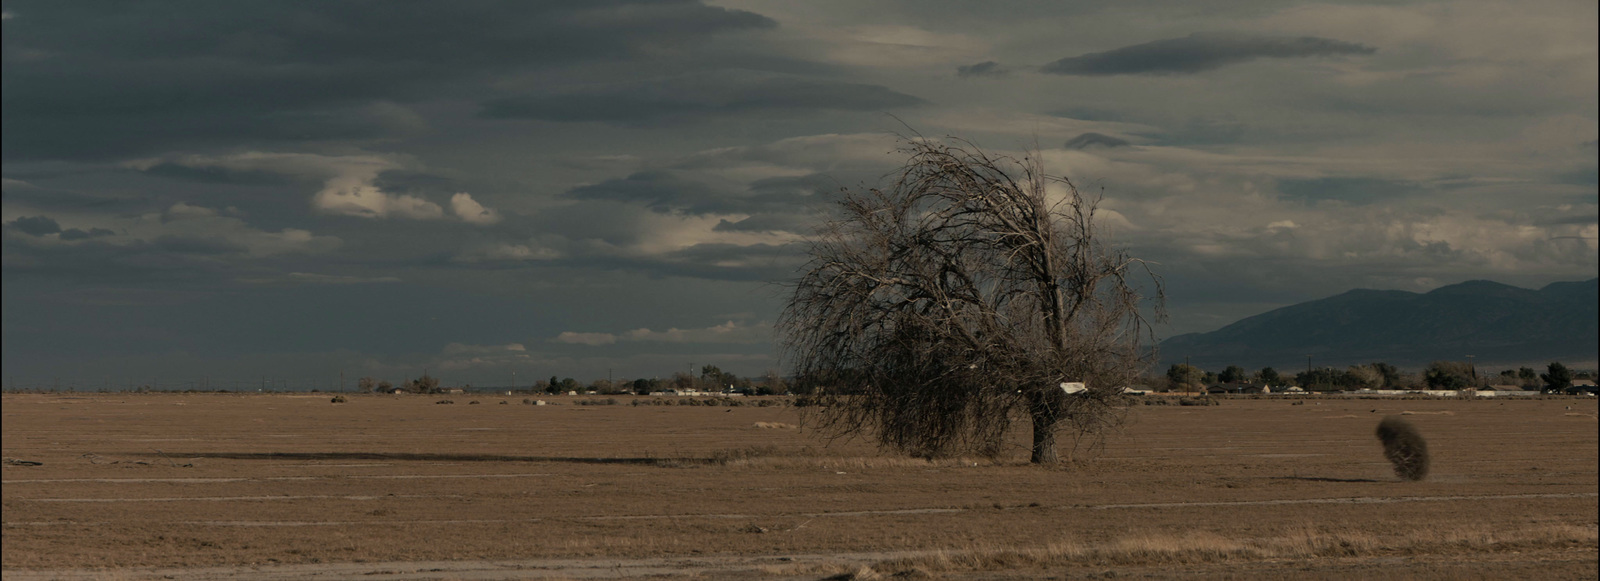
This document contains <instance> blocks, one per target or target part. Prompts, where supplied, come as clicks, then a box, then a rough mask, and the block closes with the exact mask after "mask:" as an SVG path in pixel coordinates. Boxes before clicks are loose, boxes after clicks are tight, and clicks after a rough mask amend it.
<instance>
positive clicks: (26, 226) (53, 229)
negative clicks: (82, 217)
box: [6, 216, 61, 236]
mask: <svg viewBox="0 0 1600 581" xmlns="http://www.w3.org/2000/svg"><path fill="white" fill-rule="evenodd" d="M6 225H7V226H10V227H11V228H13V229H15V230H16V231H18V232H21V233H23V234H27V235H29V236H44V235H47V234H55V233H57V232H60V231H61V224H58V223H56V221H55V220H53V219H51V218H50V217H49V216H22V217H20V218H17V219H15V220H12V221H10V222H8V223H6Z"/></svg>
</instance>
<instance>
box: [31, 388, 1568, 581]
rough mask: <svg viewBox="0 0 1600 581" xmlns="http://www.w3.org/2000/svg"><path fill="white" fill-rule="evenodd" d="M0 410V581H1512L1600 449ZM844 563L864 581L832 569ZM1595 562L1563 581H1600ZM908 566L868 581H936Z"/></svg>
mask: <svg viewBox="0 0 1600 581" xmlns="http://www.w3.org/2000/svg"><path fill="white" fill-rule="evenodd" d="M3 397H4V399H3V404H4V405H3V408H0V414H3V416H4V422H3V427H4V447H5V449H4V454H3V455H4V456H5V457H10V458H21V459H26V460H30V461H38V462H40V463H41V464H40V465H36V466H22V465H0V470H3V477H4V487H3V489H0V493H3V495H4V506H5V511H4V514H5V517H4V523H5V526H4V532H5V534H4V535H3V537H0V539H3V543H4V552H3V554H4V563H3V564H4V567H5V569H6V571H7V573H8V576H9V575H12V574H13V572H14V571H27V570H41V569H61V568H78V569H79V570H82V568H96V567H103V568H108V569H107V570H106V573H107V574H108V575H116V574H118V573H117V571H125V570H127V569H126V568H129V567H208V566H223V567H241V568H248V567H252V566H262V567H270V566H272V565H274V564H280V563H281V564H302V565H303V564H318V563H321V564H329V563H352V562H358V561H359V562H365V563H374V562H417V561H427V560H453V561H473V560H484V561H496V560H506V559H516V560H524V561H527V562H529V563H537V562H540V560H547V559H610V558H616V559H623V558H628V559H661V560H663V561H664V562H677V561H676V560H678V559H685V561H684V562H687V560H692V559H702V558H704V559H717V558H723V557H728V556H740V557H744V558H759V559H761V560H763V562H762V563H760V564H759V566H771V567H776V568H777V569H774V570H775V571H777V570H782V571H787V572H786V573H783V574H785V575H787V574H790V573H797V574H798V573H814V574H815V576H814V577H812V579H815V578H817V577H821V576H823V575H831V574H846V573H854V572H856V571H858V570H859V567H860V566H861V565H862V564H872V563H876V562H880V561H888V560H891V558H892V557H902V558H911V557H914V556H918V555H921V556H927V555H934V554H943V555H946V558H948V559H951V560H953V561H954V562H961V561H960V560H961V559H969V560H970V559H977V561H976V563H978V564H972V565H961V566H970V567H978V566H979V565H980V564H981V563H983V562H986V561H985V559H987V557H985V558H979V557H982V556H983V555H994V557H993V559H992V564H990V565H982V566H983V567H1012V566H1015V567H1019V568H1024V569H1023V570H1027V571H1036V569H1031V568H1030V567H1035V566H1039V565H1037V563H1054V562H1078V563H1080V565H1082V566H1084V567H1094V566H1096V565H1093V563H1094V562H1096V561H1094V559H1099V560H1103V561H1104V562H1105V563H1108V565H1106V566H1107V567H1128V568H1133V569H1139V568H1141V567H1144V568H1145V569H1143V573H1141V574H1148V575H1153V576H1156V577H1162V576H1166V577H1172V576H1185V575H1189V574H1190V573H1193V572H1194V571H1195V569H1194V568H1195V567H1201V568H1204V567H1207V566H1209V565H1205V564H1206V563H1224V564H1226V563H1235V562H1237V563H1247V564H1252V565H1250V566H1252V567H1256V566H1259V567H1267V569H1263V571H1266V572H1265V573H1261V574H1260V575H1261V576H1264V577H1268V578H1271V577H1274V576H1276V577H1285V576H1293V573H1292V571H1298V570H1299V569H1294V568H1283V567H1289V566H1288V565H1276V566H1277V567H1280V568H1278V569H1271V568H1270V567H1274V565H1271V563H1272V562H1273V561H1274V559H1294V558H1296V557H1292V556H1293V555H1309V556H1307V557H1303V559H1302V560H1301V561H1298V562H1297V563H1298V564H1296V565H1294V567H1301V566H1310V565H1308V564H1307V563H1310V564H1317V563H1335V562H1336V561H1338V559H1340V557H1336V556H1333V557H1330V556H1324V555H1338V554H1340V551H1344V552H1347V553H1350V554H1352V555H1355V556H1353V557H1350V558H1352V559H1370V560H1374V561H1375V560H1378V559H1381V558H1385V557H1384V555H1387V554H1389V553H1386V552H1385V551H1389V550H1391V549H1393V550H1402V549H1403V550H1404V551H1409V552H1410V553H1403V554H1417V555H1424V554H1431V555H1433V557H1430V558H1437V559H1445V558H1448V559H1449V561H1450V563H1451V564H1452V566H1459V567H1460V569H1459V570H1460V571H1462V576H1465V577H1472V576H1480V577H1494V576H1501V577H1508V578H1514V577H1526V576H1527V575H1526V574H1525V573H1526V571H1522V570H1508V569H1504V568H1498V569H1497V568H1496V567H1499V566H1500V565H1496V563H1503V562H1513V563H1516V562H1526V563H1535V562H1540V561H1539V560H1540V559H1545V558H1547V557H1549V555H1548V554H1545V553H1539V550H1538V549H1534V548H1525V549H1518V548H1516V547H1521V546H1524V545H1522V544H1518V543H1526V546H1528V547H1537V546H1539V544H1538V542H1532V543H1529V542H1528V541H1526V539H1534V540H1535V541H1537V540H1538V539H1539V538H1540V537H1539V536H1538V535H1540V534H1547V537H1546V540H1548V541H1549V542H1550V546H1566V545H1564V544H1563V543H1571V542H1573V541H1572V539H1574V538H1576V539H1578V540H1577V541H1576V542H1578V543H1588V544H1587V545H1586V546H1587V547H1588V550H1589V551H1590V554H1592V551H1593V549H1594V548H1596V547H1595V543H1594V541H1593V523H1595V522H1596V521H1597V520H1600V507H1597V506H1596V503H1595V496H1594V494H1595V491H1596V487H1597V485H1600V477H1597V472H1600V470H1597V468H1600V459H1597V452H1600V436H1597V435H1596V433H1595V430H1594V424H1593V422H1592V421H1590V422H1585V421H1580V420H1571V421H1568V420H1565V419H1561V418H1562V414H1563V413H1564V412H1584V413H1593V412H1594V411H1595V403H1594V402H1592V401H1588V400H1577V399H1571V398H1568V399H1559V400H1558V399H1550V400H1529V401H1521V400H1517V401H1497V400H1470V401H1469V400H1441V401H1424V400H1415V401H1408V402H1407V403H1406V407H1408V408H1411V409H1413V410H1416V411H1425V412H1436V411H1451V412H1453V415H1446V414H1427V415H1420V416H1407V417H1412V418H1414V420H1413V421H1416V422H1418V423H1419V425H1420V426H1421V427H1422V428H1424V429H1425V430H1426V433H1427V435H1428V437H1429V439H1430V442H1429V444H1430V452H1431V453H1432V454H1433V460H1434V463H1433V473H1432V474H1431V475H1430V478H1429V480H1427V481H1423V482H1415V483H1400V482H1396V481H1395V480H1394V478H1393V477H1392V476H1388V474H1387V472H1388V465H1387V463H1386V462H1385V461H1384V458H1383V456H1382V453H1381V451H1380V450H1379V449H1377V447H1375V446H1373V445H1372V437H1373V436H1372V432H1371V430H1372V424H1371V423H1368V421H1366V420H1358V421H1351V420H1346V419H1333V418H1330V417H1329V416H1330V415H1332V416H1338V415H1353V416H1358V417H1361V418H1368V419H1376V418H1375V417H1374V416H1373V415H1372V414H1371V411H1370V410H1371V409H1372V408H1373V405H1374V404H1373V402H1371V401H1349V400H1335V399H1322V400H1318V401H1319V402H1320V403H1321V405H1306V406H1292V405H1290V403H1289V402H1286V401H1284V400H1274V399H1259V400H1252V399H1230V400H1224V401H1223V402H1222V404H1221V405H1218V406H1206V407H1192V406H1191V407H1182V406H1137V407H1134V408H1132V409H1131V411H1130V412H1129V413H1130V420H1131V422H1130V423H1129V425H1128V427H1127V429H1126V431H1125V432H1124V433H1122V434H1120V435H1118V436H1116V437H1114V438H1112V439H1111V440H1110V441H1108V442H1107V445H1106V447H1105V448H1104V450H1103V451H1101V452H1100V453H1099V454H1098V456H1097V457H1096V458H1095V459H1094V460H1092V461H1086V462H1083V463H1078V464H1067V465H1064V466H1060V467H1057V468H1040V467H1034V466H1030V465H1028V464H1027V449H1026V447H1025V442H1026V439H1025V437H1024V434H1022V433H1020V432H1019V433H1018V434H1017V437H1016V438H1015V442H1017V444H1016V445H1015V447H1013V448H1011V449H1008V450H1006V451H1005V453H1004V454H1002V455H1001V456H1000V457H999V458H995V459H982V458H945V459H937V460H927V459H921V458H908V457H903V456H896V455H892V454H885V453H882V452H881V451H879V450H877V449H875V448H873V447H871V446H869V445H866V444H863V443H862V442H859V441H855V442H849V441H828V440H825V439H818V438H816V437H815V436H814V435H813V434H811V433H810V432H809V431H807V430H804V429H781V428H780V429H773V428H768V429H760V428H753V426H755V425H756V424H757V423H762V422H764V423H771V424H790V425H798V424H799V423H800V421H799V415H798V410H796V409H794V408H791V407H785V406H779V405H774V406H766V407H762V406H755V405H745V406H738V407H727V406H716V407H711V406H692V405H674V406H666V405H661V406H655V405H640V406H630V405H599V406H579V405H572V404H571V401H572V400H571V399H570V398H569V399H564V398H562V397H559V396H558V397H555V398H551V402H552V403H554V404H558V405H550V406H526V405H523V406H512V405H505V406H498V405H478V406H469V405H453V406H452V405H434V404H433V402H434V401H436V400H437V398H436V397H426V396H363V395H350V396H347V397H348V400H349V401H348V403H346V404H343V405H329V403H328V399H327V397H293V396H237V395H187V394H161V395H155V394H152V395H138V394H106V395H88V396H81V397H73V398H63V397H57V396H49V395H15V394H10V395H5V396H3ZM329 397H331V396H329ZM463 401H465V400H463ZM177 403H183V404H185V405H183V406H177V405H175V404H177ZM1568 406H1570V409H1568ZM1556 419H1561V420H1560V421H1554V420H1556ZM1530 433H1537V434H1538V435H1539V437H1537V438H1529V437H1528V434H1530ZM156 450H160V452H156ZM1341 499H1368V500H1372V501H1374V502H1383V503H1382V504H1375V503H1366V502H1365V501H1363V502H1340V500H1341ZM197 500H205V501H204V502H200V501H197ZM1391 500H1396V502H1389V501H1391ZM1302 501H1304V502H1302ZM1307 523H1312V524H1314V525H1315V526H1312V524H1307ZM1542 527H1548V530H1547V531H1546V533H1540V532H1539V531H1540V530H1544V529H1542ZM1563 527H1578V528H1579V529H1582V530H1578V531H1577V533H1573V532H1572V530H1576V529H1567V528H1563ZM1584 527H1587V528H1584ZM1563 531H1566V532H1563ZM1584 531H1588V532H1587V533H1584ZM1447 532H1448V534H1447ZM1584 534H1587V535H1588V536H1583V535H1584ZM1429 535H1434V536H1433V537H1430V536H1429ZM1452 535H1453V536H1452ZM417 539H427V542H416V540H417ZM1430 539H1433V540H1430ZM1519 539H1520V540H1519ZM1585 539H1587V540H1585ZM1051 541H1054V542H1053V543H1052V542H1051ZM1452 543H1454V544H1452ZM1396 547H1399V548H1401V549H1395V548H1396ZM1461 547H1468V548H1471V551H1466V550H1464V549H1462V548H1461ZM1569 550H1570V549H1569ZM1512 551H1518V552H1512ZM852 554H865V555H866V556H860V557H851V558H844V557H842V555H852ZM973 554H977V555H978V557H974V556H972V555H973ZM1397 554H1400V553H1397ZM790 555H801V556H804V555H809V556H812V557H814V558H810V559H809V560H807V559H797V560H796V561H794V562H791V563H790V564H791V565H796V566H797V567H799V566H800V565H799V564H800V563H802V562H804V563H807V564H806V565H804V566H808V567H817V568H816V569H815V570H811V571H809V572H806V571H799V570H798V569H794V570H791V569H784V567H786V565H785V564H784V563H781V562H778V561H777V558H778V557H782V556H790ZM1272 555H1279V557H1274V556H1272ZM1562 558H1569V557H1562ZM1588 558H1589V559H1590V560H1589V561H1580V562H1579V563H1578V565H1574V566H1578V567H1580V568H1579V569H1575V570H1571V571H1568V570H1567V569H1562V571H1568V573H1569V574H1567V575H1565V576H1569V577H1571V576H1576V577H1583V576H1588V577H1591V578H1592V577H1593V574H1592V573H1586V572H1587V571H1592V570H1593V566H1594V565H1593V563H1594V560H1593V558H1592V557H1588ZM1051 559H1056V561H1052V560H1051ZM1070 559H1089V561H1070ZM1208 559H1209V561H1208ZM1437 559H1436V560H1437ZM817 562H832V563H833V564H831V565H827V566H826V567H823V566H820V565H811V564H810V563H817ZM1285 562H1287V561H1285ZM907 563H908V564H907V565H905V566H904V567H901V568H899V569H891V568H888V567H885V568H881V569H880V568H876V567H874V569H875V571H874V574H882V575H883V576H885V577H890V574H891V573H907V572H908V571H909V572H911V573H908V574H907V575H903V576H902V577H894V578H914V577H915V576H916V575H920V574H921V573H917V571H918V568H919V567H920V568H921V570H922V571H923V572H926V573H930V574H932V573H938V572H939V571H940V569H938V567H936V566H935V564H917V563H911V562H909V561H908V562H907ZM1084 563H1088V564H1084ZM1116 563H1126V565H1117V564H1116ZM1584 563H1589V564H1588V565H1584ZM1191 565H1192V566H1191ZM530 566H537V565H536V564H535V565H530ZM757 566H758V565H751V566H750V567H751V568H756V567H757ZM940 566H944V565H940ZM950 566H956V565H950ZM1216 566H1217V567H1222V566H1223V565H1216ZM1530 566H1532V565H1530ZM1583 566H1587V567H1590V569H1582V568H1581V567H1583ZM386 567H387V568H390V569H395V570H401V569H403V567H402V566H401V565H392V566H386ZM1386 567H1387V565H1386ZM407 570H411V569H407ZM973 570H975V571H977V570H980V569H976V568H975V569H973ZM981 570H982V571H993V570H997V569H981ZM1104 570H1105V569H1103V568H1102V569H1100V570H1088V569H1084V570H1081V571H1079V572H1082V573H1086V574H1099V573H1101V572H1104ZM1367 570H1369V569H1359V568H1357V569H1348V570H1339V571H1336V572H1335V573H1333V574H1331V576H1333V577H1341V576H1342V577H1359V576H1361V575H1362V571H1367ZM1519 571H1520V572H1519ZM1200 573H1202V575H1200V576H1205V575H1212V574H1213V573H1215V574H1216V575H1222V574H1223V573H1226V571H1224V570H1216V569H1208V570H1204V571H1201V572H1200ZM553 574H558V575H559V574H561V573H559V572H555V573H553ZM262 575H268V576H270V574H269V573H262ZM130 576H134V577H137V575H133V574H130ZM441 576H444V577H447V576H448V574H441ZM947 576H951V575H947ZM978 576H979V577H982V576H983V574H980V575H978ZM999 576H1004V575H999ZM1018 576H1022V577H1028V576H1032V575H1018ZM1080 576H1081V575H1077V574H1076V573H1074V574H1073V577H1074V578H1076V577H1080ZM1214 576H1215V575H1214ZM1244 576H1246V577H1248V575H1244ZM1545 576H1548V575H1545ZM1558 576H1561V575H1558ZM747 577H748V576H747ZM708 578H710V579H724V578H738V577H737V576H730V577H716V576H711V577H708Z"/></svg>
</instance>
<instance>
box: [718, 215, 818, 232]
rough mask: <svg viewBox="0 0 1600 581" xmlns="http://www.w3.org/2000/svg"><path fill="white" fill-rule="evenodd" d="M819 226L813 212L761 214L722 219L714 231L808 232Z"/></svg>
mask: <svg viewBox="0 0 1600 581" xmlns="http://www.w3.org/2000/svg"><path fill="white" fill-rule="evenodd" d="M816 227H817V217H816V216H813V215H811V214H759V215H756V216H751V217H749V218H745V219H743V220H740V221H738V222H729V221H727V220H722V221H720V222H717V225H716V226H713V227H712V228H711V230H712V231H713V232H796V233H806V232H810V231H811V230H813V229H815V228H816Z"/></svg>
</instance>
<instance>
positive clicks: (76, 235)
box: [61, 228, 116, 242]
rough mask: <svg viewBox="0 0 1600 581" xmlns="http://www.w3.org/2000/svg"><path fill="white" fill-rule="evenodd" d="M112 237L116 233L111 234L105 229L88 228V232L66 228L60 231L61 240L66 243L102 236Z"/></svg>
mask: <svg viewBox="0 0 1600 581" xmlns="http://www.w3.org/2000/svg"><path fill="white" fill-rule="evenodd" d="M114 235H116V232H112V231H110V230H107V229H105V228H90V229H88V230H81V229H78V228H68V229H66V230H62V231H61V239H62V240H65V241H67V242H73V241H77V240H88V239H90V238H100V237H102V236H114Z"/></svg>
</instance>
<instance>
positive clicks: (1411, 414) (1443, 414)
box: [1400, 410, 1456, 416]
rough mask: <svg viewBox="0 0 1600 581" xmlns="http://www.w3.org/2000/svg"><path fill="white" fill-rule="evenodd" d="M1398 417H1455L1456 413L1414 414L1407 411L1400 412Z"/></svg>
mask: <svg viewBox="0 0 1600 581" xmlns="http://www.w3.org/2000/svg"><path fill="white" fill-rule="evenodd" d="M1400 415H1402V416H1453V415H1456V413H1455V412H1452V411H1449V410H1446V411H1438V412H1414V411H1409V410H1407V411H1403V412H1400Z"/></svg>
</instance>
